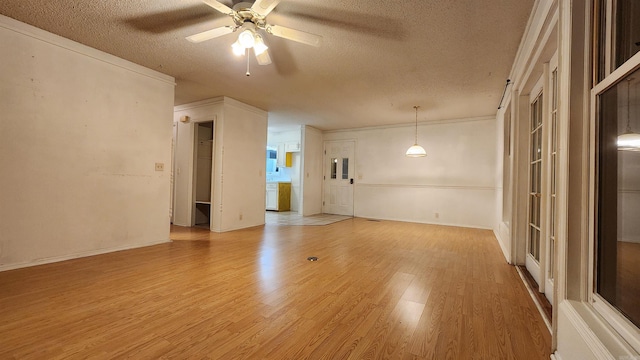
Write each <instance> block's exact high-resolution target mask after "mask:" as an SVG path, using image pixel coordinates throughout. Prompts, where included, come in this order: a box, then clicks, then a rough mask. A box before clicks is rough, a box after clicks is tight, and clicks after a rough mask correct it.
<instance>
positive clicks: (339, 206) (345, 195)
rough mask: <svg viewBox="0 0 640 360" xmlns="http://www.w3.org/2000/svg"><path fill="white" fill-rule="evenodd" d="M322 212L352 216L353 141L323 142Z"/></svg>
mask: <svg viewBox="0 0 640 360" xmlns="http://www.w3.org/2000/svg"><path fill="white" fill-rule="evenodd" d="M324 153H325V155H324V164H325V166H324V200H323V202H322V203H323V212H324V213H326V214H338V215H348V216H353V177H354V176H353V174H354V169H355V166H354V165H355V164H354V154H355V141H353V140H347V141H327V142H325V143H324Z"/></svg>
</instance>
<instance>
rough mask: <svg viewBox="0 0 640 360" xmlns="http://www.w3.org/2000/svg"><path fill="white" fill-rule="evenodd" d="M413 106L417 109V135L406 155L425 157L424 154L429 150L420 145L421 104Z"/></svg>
mask: <svg viewBox="0 0 640 360" xmlns="http://www.w3.org/2000/svg"><path fill="white" fill-rule="evenodd" d="M413 108H414V109H416V137H415V142H414V143H413V146H411V147H410V148H409V149H408V150H407V152H406V153H405V155H406V156H408V157H423V156H427V152H426V151H425V150H424V148H423V147H422V146H420V145H418V108H419V106H417V105H416V106H414V107H413Z"/></svg>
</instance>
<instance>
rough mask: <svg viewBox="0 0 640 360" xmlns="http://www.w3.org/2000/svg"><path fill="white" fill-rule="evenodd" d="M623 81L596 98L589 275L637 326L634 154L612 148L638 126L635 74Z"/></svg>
mask: <svg viewBox="0 0 640 360" xmlns="http://www.w3.org/2000/svg"><path fill="white" fill-rule="evenodd" d="M628 78H632V79H634V80H632V81H628V80H627V79H628ZM628 78H624V79H621V80H620V81H619V83H618V84H617V85H616V86H613V87H611V88H610V89H609V90H607V91H606V92H604V93H602V94H601V95H600V96H599V97H598V106H599V109H598V113H599V116H598V117H599V118H598V134H597V139H598V144H597V150H598V152H597V154H598V155H597V156H598V158H597V170H598V174H597V177H598V178H597V183H598V188H597V193H596V196H597V204H598V207H597V209H596V210H597V214H596V244H597V247H596V251H597V258H596V261H597V263H596V274H595V275H596V292H597V293H598V294H600V295H601V296H602V297H603V298H604V299H606V300H607V301H608V302H609V303H610V304H611V305H612V306H614V307H616V308H617V309H618V310H620V312H621V313H622V314H624V315H625V316H626V317H628V318H629V319H630V320H631V321H632V322H633V323H634V324H636V326H640V306H638V302H637V301H638V299H640V266H639V264H640V221H638V214H640V151H633V150H628V149H627V150H621V148H618V145H617V140H618V136H619V135H621V134H623V133H625V132H627V129H630V130H631V131H634V132H637V131H638V126H640V123H639V119H638V113H639V112H638V110H639V109H638V107H639V99H638V95H640V91H639V90H640V70H639V71H636V72H635V73H634V74H632V75H631V76H629V77H628Z"/></svg>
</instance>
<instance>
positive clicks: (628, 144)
mask: <svg viewBox="0 0 640 360" xmlns="http://www.w3.org/2000/svg"><path fill="white" fill-rule="evenodd" d="M631 80H633V79H632V78H628V79H627V128H626V130H625V132H624V134H622V135H620V136H618V150H625V151H640V134H638V133H635V132H633V130H631V117H630V114H631V113H630V111H629V109H630V108H631V98H630V97H629V88H630V87H631Z"/></svg>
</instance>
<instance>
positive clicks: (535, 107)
mask: <svg viewBox="0 0 640 360" xmlns="http://www.w3.org/2000/svg"><path fill="white" fill-rule="evenodd" d="M542 105H543V93H542V91H541V90H540V91H539V92H538V91H536V92H532V97H531V100H530V107H529V108H530V111H529V199H528V202H529V216H528V226H527V230H528V231H527V256H526V260H525V265H526V267H527V271H529V273H530V274H531V276H533V278H534V279H535V280H536V283H538V284H540V283H541V280H542V276H541V273H540V248H541V246H540V243H541V240H542V223H541V216H540V215H541V207H542V206H541V205H542V204H541V203H542V168H543V167H542V162H543V161H542V159H543V157H542V149H543V146H542V140H543V136H542V133H543V129H544V128H543V121H542V120H543V107H542Z"/></svg>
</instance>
